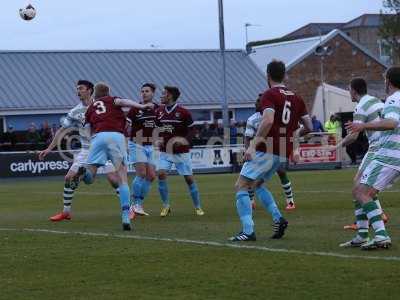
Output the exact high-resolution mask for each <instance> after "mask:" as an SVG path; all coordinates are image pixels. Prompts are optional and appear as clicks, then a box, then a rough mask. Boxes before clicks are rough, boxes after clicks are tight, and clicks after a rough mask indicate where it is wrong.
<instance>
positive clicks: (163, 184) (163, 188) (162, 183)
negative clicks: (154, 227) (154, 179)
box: [158, 179, 169, 207]
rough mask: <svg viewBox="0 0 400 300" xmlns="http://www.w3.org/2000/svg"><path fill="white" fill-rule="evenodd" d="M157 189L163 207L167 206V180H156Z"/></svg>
mask: <svg viewBox="0 0 400 300" xmlns="http://www.w3.org/2000/svg"><path fill="white" fill-rule="evenodd" d="M158 191H159V192H160V196H161V201H162V203H163V206H164V207H168V206H169V198H168V185H167V180H160V179H159V180H158Z"/></svg>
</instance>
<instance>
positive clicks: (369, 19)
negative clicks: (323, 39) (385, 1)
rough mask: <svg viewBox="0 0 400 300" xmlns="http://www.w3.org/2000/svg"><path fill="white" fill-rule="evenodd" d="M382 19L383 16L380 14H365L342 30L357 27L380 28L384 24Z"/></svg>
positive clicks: (344, 26) (348, 23)
mask: <svg viewBox="0 0 400 300" xmlns="http://www.w3.org/2000/svg"><path fill="white" fill-rule="evenodd" d="M381 17H382V16H381V15H380V14H364V15H361V16H359V17H357V18H355V19H353V20H351V21H349V22H347V23H346V24H344V25H343V26H342V27H341V29H342V30H344V29H350V28H355V27H379V26H381V23H382V20H381Z"/></svg>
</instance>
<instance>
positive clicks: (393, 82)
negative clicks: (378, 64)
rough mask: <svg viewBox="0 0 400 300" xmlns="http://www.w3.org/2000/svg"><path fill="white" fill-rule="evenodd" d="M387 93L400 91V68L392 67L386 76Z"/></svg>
mask: <svg viewBox="0 0 400 300" xmlns="http://www.w3.org/2000/svg"><path fill="white" fill-rule="evenodd" d="M385 84H386V92H387V93H388V94H389V93H392V92H393V91H396V90H400V66H393V67H390V68H389V69H388V70H387V71H386V74H385Z"/></svg>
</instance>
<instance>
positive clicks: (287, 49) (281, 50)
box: [251, 29, 387, 70]
mask: <svg viewBox="0 0 400 300" xmlns="http://www.w3.org/2000/svg"><path fill="white" fill-rule="evenodd" d="M338 35H340V36H342V37H343V38H344V39H345V40H347V41H348V42H349V43H351V44H352V45H353V46H354V47H356V48H358V49H359V50H360V51H362V52H364V53H365V54H366V55H368V56H369V57H371V58H372V59H373V60H375V61H377V62H378V63H379V64H381V65H383V66H385V67H387V66H386V65H385V64H384V63H383V62H382V61H380V60H379V59H378V58H376V57H375V56H374V55H373V54H372V53H370V51H369V50H368V49H366V48H365V47H364V46H361V45H360V44H358V43H357V42H355V41H354V40H353V39H351V38H350V37H349V36H347V35H346V34H345V33H343V32H342V31H340V30H338V29H335V30H332V31H331V32H330V33H329V34H326V35H324V36H322V37H311V38H304V39H296V40H290V41H285V42H278V43H272V44H267V45H263V46H258V47H254V48H253V51H252V53H251V57H252V59H253V60H254V62H255V63H256V64H257V66H258V67H259V68H260V69H261V70H265V69H266V66H267V63H268V62H270V61H272V60H273V59H277V60H281V61H283V62H284V63H285V64H286V68H287V70H290V69H291V68H292V67H294V66H295V65H296V64H298V63H299V62H301V61H302V60H303V59H304V58H306V57H307V56H309V55H310V54H312V53H314V50H315V49H316V47H318V46H319V45H321V44H325V43H327V42H329V41H330V40H331V39H333V38H334V37H336V36H338Z"/></svg>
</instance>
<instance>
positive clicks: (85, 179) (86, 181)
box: [82, 169, 94, 184]
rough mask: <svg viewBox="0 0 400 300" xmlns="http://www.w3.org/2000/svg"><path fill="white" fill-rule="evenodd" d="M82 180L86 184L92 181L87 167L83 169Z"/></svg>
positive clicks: (91, 175) (90, 172) (91, 174)
mask: <svg viewBox="0 0 400 300" xmlns="http://www.w3.org/2000/svg"><path fill="white" fill-rule="evenodd" d="M82 180H83V182H84V183H86V184H92V183H93V181H94V176H93V173H92V171H90V170H89V169H85V174H84V175H83V178H82Z"/></svg>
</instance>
